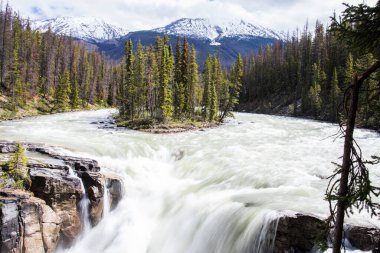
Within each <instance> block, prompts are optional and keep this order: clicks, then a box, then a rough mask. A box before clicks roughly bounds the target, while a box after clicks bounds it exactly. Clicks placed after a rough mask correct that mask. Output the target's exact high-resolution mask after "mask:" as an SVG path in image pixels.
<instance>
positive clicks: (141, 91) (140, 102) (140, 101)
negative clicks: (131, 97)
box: [134, 41, 147, 117]
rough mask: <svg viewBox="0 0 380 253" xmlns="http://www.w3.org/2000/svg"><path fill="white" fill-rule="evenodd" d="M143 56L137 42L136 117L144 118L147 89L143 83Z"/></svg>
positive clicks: (144, 74)
mask: <svg viewBox="0 0 380 253" xmlns="http://www.w3.org/2000/svg"><path fill="white" fill-rule="evenodd" d="M145 77H146V73H145V56H144V53H143V48H142V45H141V43H140V41H138V43H137V52H136V63H135V80H134V81H135V86H136V91H137V93H136V106H137V108H138V116H137V117H141V116H144V115H143V114H144V109H145V101H146V99H147V87H146V83H145Z"/></svg>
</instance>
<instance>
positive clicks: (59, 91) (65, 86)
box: [54, 71, 71, 112]
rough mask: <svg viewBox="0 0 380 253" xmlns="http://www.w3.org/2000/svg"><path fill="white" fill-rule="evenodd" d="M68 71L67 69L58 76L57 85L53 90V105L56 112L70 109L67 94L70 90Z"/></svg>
mask: <svg viewBox="0 0 380 253" xmlns="http://www.w3.org/2000/svg"><path fill="white" fill-rule="evenodd" d="M70 87H71V83H70V73H69V72H68V71H66V72H65V74H64V76H60V77H59V83H58V87H57V88H56V91H55V105H54V110H55V111H56V112H66V111H68V110H69V109H70V107H69V101H70V98H69V94H70V93H71V90H70Z"/></svg>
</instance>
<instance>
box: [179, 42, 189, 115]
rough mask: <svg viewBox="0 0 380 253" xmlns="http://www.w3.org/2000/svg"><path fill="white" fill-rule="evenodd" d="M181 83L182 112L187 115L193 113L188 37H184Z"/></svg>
mask: <svg viewBox="0 0 380 253" xmlns="http://www.w3.org/2000/svg"><path fill="white" fill-rule="evenodd" d="M180 78H181V83H182V85H183V101H184V103H183V108H182V112H183V113H184V114H185V115H189V114H190V113H191V97H190V93H191V91H190V87H189V80H188V79H189V45H188V43H187V40H186V37H184V38H183V45H182V54H181V77H180Z"/></svg>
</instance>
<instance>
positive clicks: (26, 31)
mask: <svg viewBox="0 0 380 253" xmlns="http://www.w3.org/2000/svg"><path fill="white" fill-rule="evenodd" d="M0 49H1V53H0V96H1V97H0V98H1V99H0V117H1V118H12V117H15V116H22V115H24V114H28V115H30V114H39V113H52V112H63V111H68V110H74V109H80V108H88V107H91V106H94V105H107V104H109V105H112V104H114V103H115V101H116V85H117V82H118V76H117V75H116V73H117V72H116V64H113V63H111V62H110V61H107V60H106V59H105V58H104V57H103V56H102V55H100V54H99V53H97V52H96V51H92V52H91V51H88V50H87V49H86V47H85V45H83V44H81V43H78V42H75V41H73V39H72V38H70V37H67V36H61V35H56V34H54V33H52V32H51V31H47V32H46V33H40V32H38V31H34V30H32V29H31V25H30V22H29V21H28V20H24V19H22V17H20V16H18V15H17V14H15V13H13V11H12V9H11V8H10V7H9V6H7V7H6V8H5V10H1V12H0Z"/></svg>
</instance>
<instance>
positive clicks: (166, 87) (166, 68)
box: [159, 45, 173, 122]
mask: <svg viewBox="0 0 380 253" xmlns="http://www.w3.org/2000/svg"><path fill="white" fill-rule="evenodd" d="M170 75H171V60H170V54H169V49H168V47H167V46H166V45H164V46H163V48H162V56H161V68H160V104H159V105H160V109H161V115H160V119H161V120H162V121H164V122H165V121H168V120H169V119H170V118H171V116H172V115H173V108H172V105H173V103H172V90H171V87H170Z"/></svg>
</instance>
